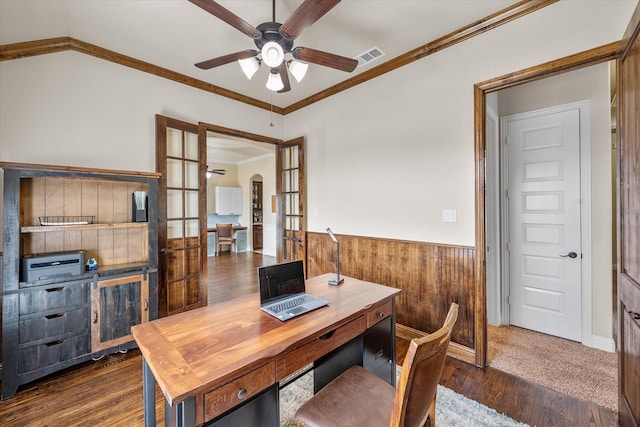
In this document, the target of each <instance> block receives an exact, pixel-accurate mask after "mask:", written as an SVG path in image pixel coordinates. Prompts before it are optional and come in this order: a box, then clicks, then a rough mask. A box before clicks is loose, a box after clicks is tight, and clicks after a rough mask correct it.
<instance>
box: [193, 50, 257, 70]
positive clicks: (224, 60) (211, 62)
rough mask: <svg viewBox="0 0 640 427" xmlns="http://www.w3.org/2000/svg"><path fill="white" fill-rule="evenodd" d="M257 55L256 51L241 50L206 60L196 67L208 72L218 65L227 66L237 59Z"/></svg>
mask: <svg viewBox="0 0 640 427" xmlns="http://www.w3.org/2000/svg"><path fill="white" fill-rule="evenodd" d="M257 54H258V51H257V50H253V49H247V50H241V51H240V52H235V53H230V54H228V55H224V56H219V57H217V58H213V59H208V60H206V61H202V62H198V63H197V64H195V65H196V67H198V68H200V69H202V70H209V69H211V68H214V67H218V66H220V65H224V64H228V63H230V62H233V61H237V60H238V59H246V58H251V57H253V56H256V55H257Z"/></svg>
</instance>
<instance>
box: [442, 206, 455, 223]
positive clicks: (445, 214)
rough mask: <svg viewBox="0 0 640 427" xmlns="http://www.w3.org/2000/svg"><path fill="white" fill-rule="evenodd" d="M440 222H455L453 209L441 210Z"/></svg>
mask: <svg viewBox="0 0 640 427" xmlns="http://www.w3.org/2000/svg"><path fill="white" fill-rule="evenodd" d="M442 222H456V210H455V209H443V211H442Z"/></svg>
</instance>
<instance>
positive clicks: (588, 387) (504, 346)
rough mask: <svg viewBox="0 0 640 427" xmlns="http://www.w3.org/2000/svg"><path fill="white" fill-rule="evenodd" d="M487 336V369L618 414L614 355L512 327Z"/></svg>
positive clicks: (491, 330)
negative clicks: (488, 367)
mask: <svg viewBox="0 0 640 427" xmlns="http://www.w3.org/2000/svg"><path fill="white" fill-rule="evenodd" d="M487 332H488V334H487V337H488V343H489V346H488V362H489V366H490V367H492V368H495V369H498V370H501V371H503V372H507V373H510V374H513V375H516V376H518V377H521V378H524V379H526V380H529V381H531V382H534V383H537V384H541V385H543V386H545V387H548V388H550V389H553V390H556V391H559V392H561V393H566V394H568V395H570V396H573V397H576V398H578V399H582V400H586V401H587V402H593V403H595V404H597V405H600V406H603V407H605V408H607V409H610V410H612V411H614V412H616V411H617V408H618V368H617V366H618V359H617V355H616V353H609V352H606V351H602V350H598V349H595V348H591V347H586V346H584V345H582V344H580V343H578V342H575V341H570V340H566V339H564V338H558V337H553V336H550V335H546V334H541V333H538V332H534V331H530V330H528V329H523V328H518V327H515V326H497V327H496V326H489V327H488V330H487Z"/></svg>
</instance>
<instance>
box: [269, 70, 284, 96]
mask: <svg viewBox="0 0 640 427" xmlns="http://www.w3.org/2000/svg"><path fill="white" fill-rule="evenodd" d="M282 88H284V83H283V82H282V77H280V73H278V70H275V69H272V70H271V73H269V78H268V79H267V89H269V90H272V91H274V92H277V91H279V90H280V89H282Z"/></svg>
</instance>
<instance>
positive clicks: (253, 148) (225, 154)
mask: <svg viewBox="0 0 640 427" xmlns="http://www.w3.org/2000/svg"><path fill="white" fill-rule="evenodd" d="M274 154H275V146H274V145H271V144H267V143H259V142H254V141H248V140H245V139H241V138H231V137H228V136H222V135H216V134H214V133H211V132H210V133H209V134H208V135H207V161H208V163H209V164H211V163H213V162H215V163H227V164H233V165H237V164H240V163H243V162H249V161H254V160H258V159H260V158H263V157H265V156H273V155H274Z"/></svg>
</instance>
